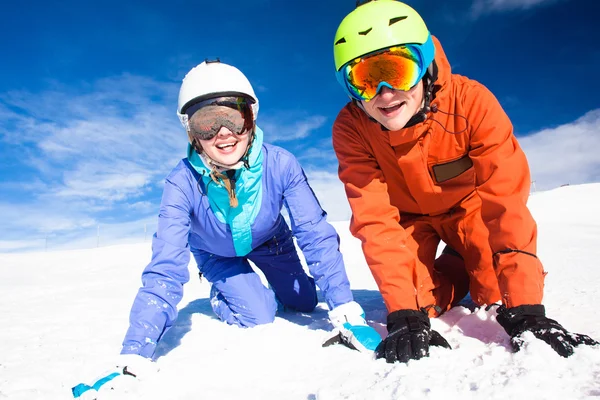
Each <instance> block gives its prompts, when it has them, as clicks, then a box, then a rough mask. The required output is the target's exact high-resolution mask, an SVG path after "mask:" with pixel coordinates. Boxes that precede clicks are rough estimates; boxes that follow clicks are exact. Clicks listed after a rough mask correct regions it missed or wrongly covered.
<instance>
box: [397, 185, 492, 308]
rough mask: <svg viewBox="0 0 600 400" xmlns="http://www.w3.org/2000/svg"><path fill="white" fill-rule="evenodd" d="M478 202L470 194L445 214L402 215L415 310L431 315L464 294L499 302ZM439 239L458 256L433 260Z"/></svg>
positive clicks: (479, 301) (478, 300)
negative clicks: (412, 260)
mask: <svg viewBox="0 0 600 400" xmlns="http://www.w3.org/2000/svg"><path fill="white" fill-rule="evenodd" d="M480 210H481V200H480V199H479V196H477V195H475V193H473V194H472V195H471V196H469V197H468V198H467V199H465V200H463V202H462V203H461V204H460V205H459V206H457V207H455V208H453V209H452V210H450V211H449V212H447V213H444V214H439V215H435V216H430V215H415V214H406V213H403V214H401V216H400V224H401V225H402V227H403V228H404V230H405V232H406V234H407V238H406V245H407V247H408V248H409V249H410V250H411V253H412V254H414V255H415V258H416V262H415V270H414V271H413V281H414V283H415V288H416V292H417V293H416V295H417V306H418V307H419V308H423V307H424V308H426V309H427V310H428V313H429V316H430V317H437V316H439V315H441V314H442V313H443V312H444V311H447V310H449V309H450V308H451V307H452V306H453V305H455V304H456V303H457V302H458V301H460V300H461V299H462V298H463V297H464V296H465V295H466V294H467V292H468V291H469V290H470V291H471V297H472V298H473V301H474V302H475V303H477V304H479V305H482V304H492V303H495V302H498V301H499V300H500V290H499V288H498V280H497V278H496V274H495V272H494V267H493V260H492V250H491V248H490V245H489V243H488V230H487V228H486V227H485V225H484V223H483V220H482V219H481V212H480ZM440 240H442V241H443V242H444V243H446V244H447V245H448V246H450V247H451V248H452V249H454V250H455V251H456V252H457V253H458V254H460V256H461V257H462V259H461V257H458V256H457V255H453V254H451V253H449V252H444V253H443V254H442V255H441V256H440V257H439V258H438V259H437V260H436V258H435V256H436V252H437V249H438V246H439V243H440Z"/></svg>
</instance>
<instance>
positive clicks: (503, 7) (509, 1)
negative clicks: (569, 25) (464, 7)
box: [471, 0, 561, 17]
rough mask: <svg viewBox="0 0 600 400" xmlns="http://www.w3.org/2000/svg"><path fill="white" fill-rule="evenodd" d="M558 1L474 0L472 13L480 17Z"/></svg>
mask: <svg viewBox="0 0 600 400" xmlns="http://www.w3.org/2000/svg"><path fill="white" fill-rule="evenodd" d="M556 1H561V0H474V1H473V4H472V6H471V14H472V15H473V16H474V17H478V16H481V15H483V14H490V13H493V12H502V11H510V10H526V9H529V8H533V7H537V6H540V5H543V4H549V3H554V2H556Z"/></svg>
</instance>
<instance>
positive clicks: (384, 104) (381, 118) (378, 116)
mask: <svg viewBox="0 0 600 400" xmlns="http://www.w3.org/2000/svg"><path fill="white" fill-rule="evenodd" d="M361 104H362V106H363V107H364V109H365V111H366V112H367V113H368V114H369V115H370V116H371V117H373V118H374V119H375V120H376V121H377V122H379V123H380V124H381V125H383V126H385V127H386V128H387V129H389V130H390V131H397V130H400V129H402V128H404V126H405V125H406V123H407V122H408V121H409V120H410V119H411V118H412V116H413V115H415V114H416V113H417V112H418V111H419V110H420V109H421V107H423V82H422V81H421V82H419V83H418V84H416V85H415V86H413V87H412V88H411V89H410V90H408V91H402V90H393V89H390V88H388V87H385V86H384V87H383V88H381V91H380V92H379V94H378V95H377V96H375V97H373V99H372V100H371V101H364V100H363V101H361Z"/></svg>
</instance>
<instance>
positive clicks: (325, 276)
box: [282, 154, 353, 310]
mask: <svg viewBox="0 0 600 400" xmlns="http://www.w3.org/2000/svg"><path fill="white" fill-rule="evenodd" d="M289 157H290V159H289V163H288V165H287V168H286V169H284V170H282V171H285V172H283V173H284V174H286V175H287V182H286V187H285V189H284V192H283V197H284V202H285V205H286V208H287V210H288V213H289V214H290V220H291V223H292V232H293V234H294V236H295V237H296V239H297V241H298V245H299V246H300V249H301V250H302V253H303V254H304V258H305V259H306V263H307V265H308V269H309V271H310V273H311V275H312V276H313V278H315V282H316V283H317V285H318V286H319V288H320V289H321V290H322V291H323V293H324V294H325V300H326V302H327V305H328V306H329V309H330V310H333V309H334V308H335V307H337V306H339V305H342V304H345V303H348V302H350V301H352V300H353V298H352V292H351V290H350V282H349V281H348V276H347V275H346V269H345V266H344V260H343V258H342V253H340V250H339V245H340V238H339V236H338V234H337V232H336V230H335V229H334V228H333V226H331V224H329V223H328V222H327V218H326V217H327V213H326V212H325V211H323V209H322V208H321V205H320V204H319V202H318V200H317V197H316V196H315V194H314V193H313V191H312V189H311V187H310V186H309V185H308V181H307V180H306V175H305V174H304V171H303V170H302V168H301V167H300V164H298V161H297V160H296V159H295V158H294V157H293V156H292V155H291V154H290V155H289Z"/></svg>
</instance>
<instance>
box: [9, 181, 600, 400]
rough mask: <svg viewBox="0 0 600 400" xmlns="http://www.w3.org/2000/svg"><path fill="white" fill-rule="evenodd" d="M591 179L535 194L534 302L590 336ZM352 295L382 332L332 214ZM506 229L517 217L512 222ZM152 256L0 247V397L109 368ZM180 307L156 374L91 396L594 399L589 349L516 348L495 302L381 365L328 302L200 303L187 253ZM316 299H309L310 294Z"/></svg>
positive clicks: (595, 194)
mask: <svg viewBox="0 0 600 400" xmlns="http://www.w3.org/2000/svg"><path fill="white" fill-rule="evenodd" d="M599 199H600V183H594V184H585V185H577V186H565V187H561V188H557V189H554V190H550V191H546V192H538V193H536V194H535V195H533V196H531V197H530V199H529V203H528V204H529V208H530V209H531V211H532V214H533V215H534V217H535V218H536V220H537V222H538V234H539V236H538V256H539V257H540V259H541V260H542V262H543V264H544V267H545V270H546V271H547V272H548V275H547V277H546V286H545V296H544V304H545V305H546V309H547V313H548V316H549V317H550V318H553V319H556V320H557V321H558V322H559V323H561V324H562V325H563V326H564V327H565V328H566V329H568V330H569V331H571V332H575V333H584V334H587V335H590V336H591V337H592V338H594V339H596V340H599V339H600V319H599V318H598V317H597V316H596V304H597V299H598V298H599V295H600V288H599V287H598V286H599V285H598V283H599V282H600V269H599V268H598V260H599V259H600V246H598V242H599V238H600V201H599ZM332 224H333V225H334V227H335V228H336V230H337V231H338V233H339V235H340V240H341V245H340V246H341V251H342V254H343V256H344V260H345V262H346V268H347V271H348V275H349V278H350V283H351V285H352V289H353V293H354V296H355V299H356V301H358V302H359V303H360V304H361V305H362V306H363V308H364V309H365V311H366V314H367V320H368V321H369V324H370V325H371V326H373V327H374V328H375V329H376V330H377V331H378V332H379V333H380V334H381V335H382V336H385V334H386V328H385V319H386V315H387V311H386V309H385V306H384V304H383V301H382V299H381V295H380V294H379V292H378V290H377V286H376V284H375V282H374V280H373V278H372V276H371V273H370V271H369V269H368V267H367V265H366V263H365V260H364V256H363V254H362V250H361V247H360V242H359V241H358V240H357V239H355V238H354V237H352V236H351V234H350V233H349V231H348V221H345V222H334V223H332ZM515 229H518V227H515ZM150 257H151V248H150V242H146V243H137V244H122V245H115V246H109V247H99V248H92V249H84V250H68V251H65V250H61V251H49V252H31V253H13V254H0V304H2V305H4V307H3V310H4V321H5V322H4V325H3V327H2V329H0V399H4V398H7V399H27V400H30V399H68V398H70V397H71V395H70V389H71V387H72V386H74V385H75V384H77V383H79V382H85V381H93V379H94V378H95V377H97V376H98V375H100V374H102V373H103V372H104V371H106V370H107V369H109V368H110V367H111V365H113V363H114V361H115V359H116V356H117V355H118V353H119V351H120V348H121V342H122V340H123V336H124V334H125V331H126V329H127V327H128V316H129V310H130V307H131V304H132V301H133V298H134V296H135V294H136V292H137V289H138V287H139V286H140V284H141V281H140V276H141V272H142V270H143V268H144V267H145V266H146V264H147V263H148V262H149V260H150ZM189 270H190V277H191V279H190V282H189V283H188V284H187V285H186V286H185V289H184V297H183V300H182V302H181V303H180V305H179V310H180V312H179V316H178V319H177V321H176V323H175V325H174V326H173V328H172V329H171V330H170V331H169V332H167V334H166V335H165V337H164V339H163V340H162V341H161V343H160V344H159V347H158V349H157V354H156V358H157V361H156V362H157V364H158V366H159V367H160V369H161V370H160V372H159V373H158V374H157V375H156V377H154V378H153V379H152V380H151V381H143V382H140V384H139V385H138V387H137V390H136V392H135V393H131V394H128V395H125V396H119V395H118V394H117V393H115V394H114V395H111V396H110V397H102V398H101V399H118V398H127V399H138V398H139V399H145V400H152V399H161V400H162V399H167V398H168V399H193V398H194V399H195V398H209V399H212V398H219V399H304V400H333V399H382V400H385V399H398V398H403V399H421V398H427V399H461V400H462V399H481V398H487V399H502V400H505V399H509V398H521V397H524V396H526V397H527V398H528V399H586V398H592V397H598V396H600V348H598V347H594V348H592V347H579V348H577V349H576V351H575V354H574V355H573V356H572V357H570V358H568V359H564V358H561V357H560V356H558V355H557V354H556V353H555V352H554V351H553V350H552V349H551V348H550V347H549V346H548V345H546V344H545V343H543V342H541V341H539V340H536V339H534V338H533V336H532V335H530V336H528V337H527V343H526V346H525V348H524V349H523V350H522V351H521V352H519V353H512V352H511V351H510V345H509V338H508V335H506V333H505V332H504V330H503V329H502V328H501V327H500V326H499V325H498V324H497V323H496V322H495V311H494V310H493V309H492V310H490V311H485V310H484V309H479V310H477V311H476V312H474V313H471V312H470V311H469V310H467V309H464V308H462V307H456V308H454V309H452V310H450V311H449V312H447V313H446V314H444V315H443V316H442V317H440V318H438V319H434V320H432V327H433V328H434V329H436V330H438V331H439V332H440V333H441V334H442V335H443V336H444V337H445V338H446V339H448V341H449V342H450V344H451V345H452V347H453V350H445V349H439V348H432V349H431V356H430V357H429V358H427V359H422V360H419V361H411V362H409V363H408V364H393V365H392V364H387V363H385V361H383V360H373V359H372V357H371V356H369V355H366V354H361V353H358V352H356V351H352V350H349V349H347V348H345V347H343V346H333V347H328V348H322V347H321V343H322V342H323V341H324V340H325V339H328V338H329V337H330V336H331V329H332V326H331V325H330V324H329V322H328V320H327V308H326V305H325V303H324V302H323V301H320V303H319V305H318V307H317V309H316V310H315V312H313V313H310V314H304V313H291V312H284V313H280V314H278V315H277V317H276V319H275V321H274V323H272V324H268V325H263V326H259V327H256V328H251V329H241V328H237V327H233V326H229V325H226V324H224V323H222V322H221V321H219V320H218V319H217V318H216V316H215V315H214V314H213V313H212V310H211V307H210V303H209V300H208V295H209V291H210V285H209V284H208V282H206V281H205V280H203V281H202V282H200V281H199V280H198V278H197V268H196V265H195V263H194V261H193V259H192V261H191V262H190V265H189ZM320 300H322V299H321V298H320Z"/></svg>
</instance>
